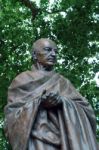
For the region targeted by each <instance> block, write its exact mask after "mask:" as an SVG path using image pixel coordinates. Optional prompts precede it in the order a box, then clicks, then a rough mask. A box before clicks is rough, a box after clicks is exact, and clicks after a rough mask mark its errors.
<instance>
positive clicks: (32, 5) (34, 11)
mask: <svg viewBox="0 0 99 150" xmlns="http://www.w3.org/2000/svg"><path fill="white" fill-rule="evenodd" d="M19 1H20V2H21V3H22V4H24V5H25V6H26V7H28V8H29V9H30V10H31V13H32V20H34V19H35V18H36V16H37V15H38V13H41V14H42V13H43V12H45V13H47V14H55V13H60V12H67V11H66V10H52V11H51V12H50V11H46V10H43V9H40V8H37V7H36V5H35V3H34V2H31V1H30V0H19Z"/></svg>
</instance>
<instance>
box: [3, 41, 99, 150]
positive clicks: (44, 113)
mask: <svg viewBox="0 0 99 150" xmlns="http://www.w3.org/2000/svg"><path fill="white" fill-rule="evenodd" d="M56 53H57V46H56V44H55V43H54V42H53V41H51V40H49V39H39V40H37V41H36V42H35V43H34V45H33V53H32V56H33V59H34V66H33V67H32V70H31V71H25V72H23V73H21V74H19V75H18V76H17V77H16V78H15V79H14V80H13V81H12V83H11V85H10V87H9V89H8V104H7V105H6V107H5V118H6V119H5V134H6V136H7V138H8V139H9V142H10V144H11V146H12V150H98V146H97V142H96V122H95V115H94V112H93V110H92V108H91V106H90V104H89V103H88V101H87V100H86V99H85V98H84V97H82V96H81V95H80V93H78V92H77V91H76V89H75V88H74V87H73V85H72V84H71V82H70V81H69V80H68V79H66V78H64V77H63V76H61V75H60V74H58V73H55V72H54V71H53V66H54V64H55V61H56Z"/></svg>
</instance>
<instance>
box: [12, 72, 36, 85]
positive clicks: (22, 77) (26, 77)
mask: <svg viewBox="0 0 99 150" xmlns="http://www.w3.org/2000/svg"><path fill="white" fill-rule="evenodd" d="M31 73H32V74H33V72H32V71H29V70H27V71H24V72H22V73H20V74H19V75H17V76H16V77H15V78H14V79H13V80H12V82H11V84H10V86H9V88H12V87H13V88H14V87H17V86H20V85H22V84H26V83H27V82H29V81H30V80H31V78H30V74H31ZM32 80H33V78H32Z"/></svg>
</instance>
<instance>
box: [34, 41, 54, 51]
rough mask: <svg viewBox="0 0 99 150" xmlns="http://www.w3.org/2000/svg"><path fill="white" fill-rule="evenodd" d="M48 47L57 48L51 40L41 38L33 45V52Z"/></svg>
mask: <svg viewBox="0 0 99 150" xmlns="http://www.w3.org/2000/svg"><path fill="white" fill-rule="evenodd" d="M49 46H50V47H55V48H57V45H56V44H55V42H53V41H52V40H50V39H47V38H41V39H39V40H37V41H36V42H35V43H34V44H33V51H39V50H40V51H41V50H42V49H43V48H44V47H49Z"/></svg>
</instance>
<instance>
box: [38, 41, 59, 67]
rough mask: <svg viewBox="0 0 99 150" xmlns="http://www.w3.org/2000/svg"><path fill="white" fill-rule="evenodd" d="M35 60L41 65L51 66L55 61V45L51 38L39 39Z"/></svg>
mask: <svg viewBox="0 0 99 150" xmlns="http://www.w3.org/2000/svg"><path fill="white" fill-rule="evenodd" d="M36 48H37V50H36V58H37V62H38V63H39V64H41V65H43V66H53V65H54V64H55V62H56V53H57V46H56V44H55V43H54V42H53V41H51V40H45V39H44V40H41V41H40V42H39V43H38V45H37V47H36Z"/></svg>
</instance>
